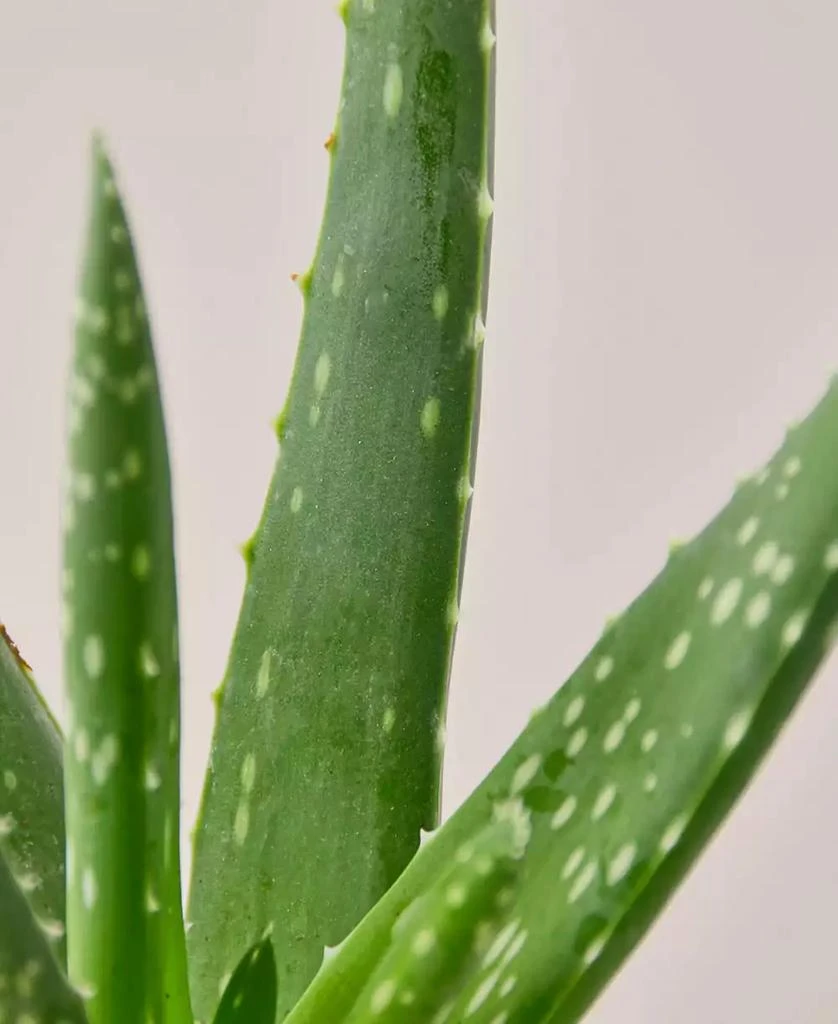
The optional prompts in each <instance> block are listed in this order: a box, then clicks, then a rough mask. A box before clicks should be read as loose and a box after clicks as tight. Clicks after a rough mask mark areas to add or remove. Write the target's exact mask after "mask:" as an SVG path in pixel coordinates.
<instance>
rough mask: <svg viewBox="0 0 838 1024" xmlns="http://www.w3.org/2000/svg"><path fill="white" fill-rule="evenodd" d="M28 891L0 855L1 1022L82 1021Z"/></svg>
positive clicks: (70, 1023)
mask: <svg viewBox="0 0 838 1024" xmlns="http://www.w3.org/2000/svg"><path fill="white" fill-rule="evenodd" d="M28 899H29V894H28V893H26V892H24V891H23V889H22V888H21V885H20V883H19V882H18V881H16V880H15V878H14V877H13V875H12V872H11V871H10V869H9V866H8V864H7V863H6V859H5V857H2V856H0V922H2V931H0V1021H2V1024H20V1022H23V1024H34V1022H36V1021H37V1022H41V1021H43V1022H44V1024H47V1022H49V1024H85V1016H84V1008H83V1006H82V1001H81V998H80V996H79V995H78V993H77V992H75V991H74V990H73V988H72V987H71V985H70V983H69V982H68V981H67V979H66V977H65V976H64V973H63V971H62V970H61V969H60V967H59V965H58V962H57V960H56V958H55V954H54V950H53V949H52V948H51V947H52V945H53V943H52V941H51V936H49V935H48V934H45V932H44V929H43V927H42V925H41V923H40V922H39V921H38V919H37V918H36V917H35V915H34V914H33V912H32V909H31V907H30V906H29V902H28Z"/></svg>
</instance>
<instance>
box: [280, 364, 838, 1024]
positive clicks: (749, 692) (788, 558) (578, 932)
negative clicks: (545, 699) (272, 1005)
mask: <svg viewBox="0 0 838 1024" xmlns="http://www.w3.org/2000/svg"><path fill="white" fill-rule="evenodd" d="M836 443H838V386H836V384H835V383H833V384H832V385H831V386H830V388H829V390H828V391H827V393H826V395H825V397H824V398H823V400H822V401H821V402H820V403H819V404H818V406H817V407H816V408H815V410H814V411H813V412H812V413H811V415H810V416H809V417H808V418H807V419H806V420H805V421H803V423H802V424H800V425H799V426H797V427H795V428H793V429H791V430H790V431H789V432H788V435H787V437H786V440H785V442H784V444H783V446H782V448H781V449H780V450H779V452H778V453H777V454H776V455H775V456H774V457H773V458H772V460H771V461H770V462H769V463H768V464H767V465H766V467H765V468H763V469H762V470H761V471H760V472H758V473H756V474H755V475H753V476H752V477H751V478H749V479H748V480H747V481H746V482H744V483H742V484H741V485H740V486H739V487H738V489H737V491H736V493H735V494H734V496H733V498H732V499H731V501H730V503H729V504H728V506H727V507H726V508H725V509H724V510H723V511H722V512H721V513H720V514H719V515H718V516H717V517H716V518H715V519H714V520H713V521H712V523H711V524H710V525H709V526H708V527H707V528H706V529H705V530H704V531H703V532H702V533H701V534H700V535H699V536H698V537H696V538H695V539H694V540H692V541H691V542H689V543H687V544H684V545H683V546H681V547H678V548H676V549H673V551H672V553H671V555H670V558H669V561H668V563H667V565H666V567H665V568H664V570H663V571H662V572H661V573H660V574H659V576H658V577H657V578H656V579H655V580H654V581H653V582H652V584H651V585H650V586H649V587H648V589H646V590H645V591H644V592H643V593H642V594H641V595H640V597H639V598H638V599H637V600H636V601H635V602H634V603H633V604H632V605H631V606H630V607H629V608H628V609H627V610H626V611H625V612H624V613H623V615H622V616H620V617H619V618H618V619H617V620H616V621H615V622H613V623H611V624H610V625H609V626H608V627H607V628H606V630H605V632H604V634H603V636H602V637H601V639H600V640H599V642H598V643H597V644H596V646H595V647H594V649H593V651H592V652H591V654H590V655H589V656H588V657H587V658H586V659H585V660H584V661H583V662H582V663H581V665H580V666H579V668H578V669H577V670H576V672H575V673H574V674H573V675H572V676H571V678H570V679H569V680H568V681H567V682H566V683H565V685H564V686H562V687H561V689H560V690H559V691H558V693H557V694H556V696H555V697H554V698H553V699H552V701H550V703H549V704H548V705H547V706H546V707H544V708H543V709H541V710H540V711H539V712H538V713H537V714H536V715H535V716H534V717H533V719H532V720H531V722H530V724H529V726H528V727H527V729H526V730H525V731H524V733H523V734H522V735H521V737H520V738H519V739H518V741H517V742H516V743H515V744H514V745H513V746H512V748H511V749H510V750H509V751H508V753H507V754H506V755H505V756H504V758H503V759H502V760H501V762H500V763H499V765H498V766H497V767H496V768H495V769H494V771H493V772H492V773H491V774H490V775H489V776H488V778H487V779H486V780H485V782H484V783H483V784H482V785H481V786H480V787H479V788H478V789H477V790H476V791H475V793H474V794H473V795H472V796H471V797H470V798H469V800H468V801H466V803H465V804H464V805H463V807H462V808H461V809H460V811H459V812H458V813H457V814H455V815H454V816H453V818H452V819H451V820H450V821H449V822H447V823H446V825H445V826H444V827H443V828H442V829H441V830H439V832H438V833H437V834H436V835H435V836H434V837H433V838H432V839H431V841H430V842H428V843H427V845H426V846H424V847H423V849H422V850H421V851H420V852H419V854H418V855H417V856H416V858H415V859H414V861H413V862H412V864H411V865H410V867H409V868H408V869H407V871H406V872H405V873H404V874H403V875H402V877H401V878H400V879H399V881H398V882H397V883H396V885H395V886H394V887H393V888H392V889H391V890H390V892H389V893H388V894H387V895H386V896H385V898H384V899H383V900H382V901H381V902H380V903H379V904H378V905H377V906H376V907H375V909H374V910H373V911H372V912H371V913H370V914H369V915H368V916H367V918H366V919H365V920H364V921H363V922H362V924H361V925H360V926H359V928H357V929H356V930H355V932H354V933H353V934H352V935H351V936H350V937H349V939H348V940H347V941H346V942H345V943H344V945H343V947H342V949H341V951H340V953H339V954H338V955H337V956H336V957H333V958H331V959H330V960H329V961H328V962H327V963H324V966H323V968H322V969H321V972H320V974H319V975H318V977H317V979H316V980H315V982H314V984H313V985H312V987H311V988H310V990H309V992H308V993H307V994H306V995H305V996H304V997H303V999H302V1001H301V1003H300V1004H299V1006H298V1007H297V1009H296V1010H295V1011H294V1013H292V1015H291V1016H290V1017H289V1024H314V1022H318V1024H319V1022H321V1021H325V1020H328V1021H332V1022H335V1024H338V1022H341V1021H352V1022H355V1021H356V1020H357V1021H362V1020H363V1021H367V1020H368V1019H370V1020H372V1019H376V1018H375V1017H374V1015H372V1016H370V1015H369V1013H367V1015H364V1014H363V1013H362V1012H361V1010H362V1009H363V1007H364V1006H365V1005H366V1007H367V1010H369V1008H370V1007H371V1006H373V1005H374V1004H375V1000H376V991H375V990H373V991H371V992H370V991H368V989H367V985H368V983H369V979H370V978H371V977H375V978H376V979H377V983H378V986H379V988H378V996H377V998H378V1004H376V1005H379V1006H385V1007H386V1010H387V1016H386V1020H387V1021H388V1022H389V1021H393V1022H395V1021H400V1022H401V1021H405V1022H406V1021H412V1020H414V1019H415V1018H414V1017H413V1016H411V1012H412V1011H411V1000H412V998H413V997H414V995H416V996H418V994H419V992H420V990H421V987H422V985H423V984H424V981H423V974H422V971H421V970H420V966H419V959H420V953H421V951H420V950H418V949H417V950H414V951H413V952H414V954H415V955H414V956H413V958H412V959H411V958H408V959H406V960H403V961H399V962H397V963H394V964H393V969H392V971H391V972H390V973H389V974H388V975H387V976H386V977H385V976H383V975H382V974H381V972H380V964H381V963H382V962H386V958H387V957H388V956H390V955H391V951H392V950H394V949H395V948H396V945H397V943H398V940H397V938H396V932H394V930H393V924H394V922H395V921H396V920H397V919H398V917H399V915H400V914H401V913H402V912H403V911H404V910H405V909H406V908H410V907H411V905H413V904H414V903H415V902H416V901H417V900H418V901H421V900H422V898H423V895H424V893H426V892H427V891H428V890H429V889H430V888H431V887H432V886H434V885H435V884H436V883H437V881H438V879H439V878H440V877H442V876H443V875H444V873H445V872H446V871H448V870H449V869H450V868H449V866H450V864H451V862H452V860H457V859H462V860H464V861H466V862H471V860H472V858H473V857H475V856H476V853H475V851H474V849H473V842H472V841H473V838H474V837H475V836H476V835H478V834H480V832H481V830H482V829H483V828H484V827H485V823H486V821H487V820H488V819H489V818H490V816H491V815H492V813H493V808H496V807H497V806H498V804H499V803H500V804H501V805H502V804H504V803H507V802H509V801H510V800H513V801H515V800H517V801H519V802H520V807H521V809H522V811H524V812H526V813H527V814H528V815H529V819H530V823H531V837H530V839H529V842H528V844H527V849H526V854H525V856H524V857H523V858H522V859H521V860H520V861H519V862H517V869H516V872H515V877H514V879H513V880H512V881H511V883H509V884H508V885H506V886H505V887H504V890H503V891H502V892H501V893H499V894H498V902H497V905H496V907H495V911H494V914H488V915H483V917H484V918H485V923H486V927H485V928H483V930H482V933H481V935H480V937H479V942H478V946H477V948H478V949H479V950H482V951H483V953H482V957H481V959H480V960H479V963H478V964H477V966H476V967H475V968H474V969H473V970H472V971H471V973H470V974H469V976H468V977H467V978H466V979H464V980H463V982H462V985H461V988H460V992H459V995H458V996H457V998H456V999H455V1000H454V1001H453V1002H452V1003H450V1004H449V1005H443V1006H442V1007H441V1008H440V1011H439V1015H438V1016H435V1017H434V1018H433V1020H434V1022H435V1024H443V1022H452V1024H453V1022H461V1021H465V1022H468V1024H569V1022H573V1021H577V1020H579V1019H580V1017H581V1016H582V1015H583V1014H584V1011H585V1010H586V1008H587V1007H588V1006H589V1005H590V1003H591V1002H592V1000H593V999H594V998H595V997H596V995H597V994H598V993H599V991H600V990H601V989H602V987H603V985H604V984H605V983H606V982H607V981H608V979H609V978H610V977H611V976H612V974H613V973H614V971H615V970H616V969H617V968H618V966H619V964H620V963H621V962H622V960H623V959H624V957H625V956H626V955H627V954H628V953H629V952H630V950H631V949H632V948H633V947H634V946H635V945H636V944H637V942H638V941H639V939H640V938H641V937H642V935H643V934H644V933H645V931H646V929H647V928H648V927H649V925H650V924H651V922H652V921H653V920H654V918H655V916H656V915H657V913H658V912H659V911H660V909H661V908H662V907H663V905H664V904H665V902H666V900H667V899H668V897H669V896H670V895H671V893H672V892H673V890H674V889H675V887H676V886H677V884H678V883H679V881H680V880H681V878H682V877H683V876H684V874H685V872H686V871H687V870H688V868H689V867H690V865H691V864H692V862H693V861H694V860H695V858H696V857H697V856H698V855H699V853H700V852H701V850H702V849H703V848H704V846H705V845H706V843H707V841H708V840H709V838H710V837H711V836H712V834H713V832H714V831H715V829H716V828H717V827H718V826H719V824H720V823H721V821H722V820H723V819H724V816H725V815H726V813H727V812H728V811H729V810H730V808H731V806H732V805H733V803H734V802H735V800H736V799H737V797H738V796H739V795H740V793H741V792H742V790H743V789H744V788H745V786H746V785H747V783H748V782H749V780H750V779H751V778H752V776H753V774H754V772H755V770H756V769H757V767H758V765H759V763H760V761H761V758H762V757H763V756H764V754H765V753H766V751H767V750H768V749H769V748H770V746H771V743H772V741H773V740H774V738H775V737H776V735H777V733H778V731H779V730H780V728H781V727H782V725H783V723H784V722H785V721H786V720H787V718H788V716H789V715H790V713H791V712H792V710H793V708H794V706H795V703H796V701H797V700H798V698H799V697H800V695H801V693H802V692H803V690H804V688H805V686H806V684H807V682H808V681H809V680H810V679H811V678H812V676H813V675H814V673H815V671H816V669H817V668H818V666H819V664H820V663H821V661H822V659H823V658H824V656H825V655H826V653H827V652H828V650H829V648H830V647H831V645H832V643H833V642H834V638H835V622H836V617H838V579H837V578H836V575H838V473H836V471H835V447H836ZM408 913H409V914H410V915H411V916H413V913H414V912H413V911H412V910H409V911H408ZM416 927H419V925H416ZM429 927H432V926H431V925H429ZM396 931H397V929H396ZM425 944H426V945H428V946H430V945H431V939H430V938H427V939H426V940H425ZM429 976H430V975H428V977H429ZM365 1001H366V1002H365Z"/></svg>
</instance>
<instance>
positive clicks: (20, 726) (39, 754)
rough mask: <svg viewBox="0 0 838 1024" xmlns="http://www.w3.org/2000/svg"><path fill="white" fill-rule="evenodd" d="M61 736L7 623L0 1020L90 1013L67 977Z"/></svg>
mask: <svg viewBox="0 0 838 1024" xmlns="http://www.w3.org/2000/svg"><path fill="white" fill-rule="evenodd" d="M61 744H62V741H61V735H60V733H59V730H58V727H57V726H56V724H55V722H54V720H53V719H52V717H51V716H50V714H49V712H48V710H47V708H46V705H45V704H44V701H43V699H42V698H41V696H40V694H39V692H38V690H37V688H36V686H35V683H34V681H33V680H32V677H31V673H30V670H29V668H28V666H27V665H26V664H25V662H24V661H23V659H22V658H21V657H20V655H19V654H18V652H17V648H16V647H15V646H14V645H13V643H12V641H11V639H10V638H9V637H8V635H7V634H6V632H5V630H3V629H2V627H0V1021H3V1022H5V1021H7V1020H8V1021H10V1022H12V1021H17V1020H26V1019H27V1017H26V1014H29V1015H30V1018H31V1019H33V1020H44V1021H46V1020H52V1021H58V1020H60V1019H62V1018H64V1019H66V1020H67V1021H68V1022H70V1021H72V1022H73V1024H76V1022H79V1021H82V1020H83V1019H84V1015H83V1011H82V1008H81V1003H80V1001H79V999H78V997H77V996H76V995H75V993H73V991H72V989H71V988H70V986H69V984H68V982H67V981H66V979H65V978H64V976H63V972H62V969H63V966H64V963H65V947H64V934H65V925H64V795H63V784H62V778H61Z"/></svg>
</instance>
